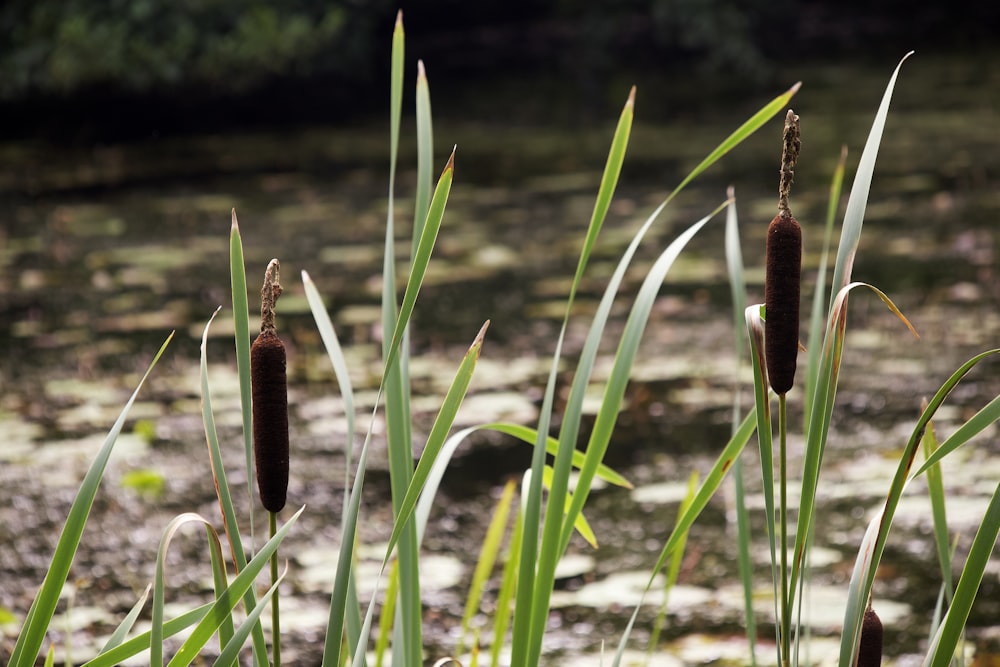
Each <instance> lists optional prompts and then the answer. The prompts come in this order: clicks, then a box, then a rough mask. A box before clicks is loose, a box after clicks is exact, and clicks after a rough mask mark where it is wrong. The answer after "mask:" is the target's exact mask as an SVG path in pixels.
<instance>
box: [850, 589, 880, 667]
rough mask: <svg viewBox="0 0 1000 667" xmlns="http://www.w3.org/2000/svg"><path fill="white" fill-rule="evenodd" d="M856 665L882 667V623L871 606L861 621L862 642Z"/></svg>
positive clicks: (859, 666) (858, 666)
mask: <svg viewBox="0 0 1000 667" xmlns="http://www.w3.org/2000/svg"><path fill="white" fill-rule="evenodd" d="M856 664H857V667H880V665H881V664H882V621H880V620H879V617H878V614H876V613H875V610H874V609H872V607H871V604H869V605H868V609H866V610H865V617H864V619H863V620H862V621H861V642H860V643H859V644H858V662H857V663H856Z"/></svg>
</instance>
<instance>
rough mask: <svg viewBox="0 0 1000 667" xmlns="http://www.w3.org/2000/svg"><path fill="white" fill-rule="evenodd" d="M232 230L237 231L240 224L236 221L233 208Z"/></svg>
mask: <svg viewBox="0 0 1000 667" xmlns="http://www.w3.org/2000/svg"><path fill="white" fill-rule="evenodd" d="M232 228H233V229H239V228H240V223H238V222H237V221H236V208H235V207H234V208H233V227H232Z"/></svg>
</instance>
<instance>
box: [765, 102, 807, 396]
mask: <svg viewBox="0 0 1000 667" xmlns="http://www.w3.org/2000/svg"><path fill="white" fill-rule="evenodd" d="M800 147H801V142H800V141H799V117H798V116H796V115H795V113H794V112H793V111H792V110H791V109H789V110H788V114H787V115H786V116H785V129H784V133H783V135H782V150H781V172H780V173H781V178H780V181H779V186H778V215H776V216H774V219H773V220H771V224H770V225H768V228H767V248H766V259H765V263H766V271H765V277H764V307H765V310H766V319H765V321H764V359H765V362H766V364H767V376H768V380H769V381H770V383H771V388H772V389H774V391H775V393H777V394H785V393H787V392H788V390H789V389H791V388H792V385H793V384H794V383H795V366H796V357H797V355H798V351H799V283H800V282H801V279H802V228H801V227H800V226H799V222H798V220H796V219H795V216H793V215H792V212H791V210H790V209H789V207H788V195H789V192H790V191H791V188H792V178H793V176H794V174H795V172H794V170H793V167H794V166H795V162H796V161H797V160H798V158H799V148H800Z"/></svg>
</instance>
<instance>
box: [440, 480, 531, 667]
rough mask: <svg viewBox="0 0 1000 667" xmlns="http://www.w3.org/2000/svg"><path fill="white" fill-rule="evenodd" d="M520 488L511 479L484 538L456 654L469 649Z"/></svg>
mask: <svg viewBox="0 0 1000 667" xmlns="http://www.w3.org/2000/svg"><path fill="white" fill-rule="evenodd" d="M516 490H517V485H516V484H515V482H514V480H508V482H507V484H505V485H504V488H503V491H502V492H501V493H500V498H499V499H498V500H497V502H496V505H495V506H494V508H493V516H491V517H490V523H489V525H488V526H487V527H486V535H485V537H484V538H483V545H482V546H481V547H480V549H479V558H477V559H476V567H475V569H474V570H473V572H472V579H471V580H470V581H469V592H468V594H467V595H466V599H465V611H464V612H462V625H461V628H462V632H461V634H460V635H459V636H458V641H457V642H455V654H456V655H462V652H463V651H464V650H465V638H466V636H467V635H468V634H469V625H470V623H472V617H473V616H475V615H476V612H477V611H478V610H479V605H480V602H481V601H482V597H483V591H484V590H485V589H486V583H487V581H488V580H489V578H490V574H491V573H492V572H493V566H494V564H496V561H497V557H498V556H499V554H500V548H501V546H502V542H503V535H504V532H506V530H507V523H508V521H509V519H510V509H511V506H512V505H513V503H514V491H516Z"/></svg>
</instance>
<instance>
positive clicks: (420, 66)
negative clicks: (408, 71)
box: [417, 60, 427, 81]
mask: <svg viewBox="0 0 1000 667" xmlns="http://www.w3.org/2000/svg"><path fill="white" fill-rule="evenodd" d="M426 78H427V71H426V70H425V69H424V61H423V60H418V61H417V80H418V81H420V80H421V79H426Z"/></svg>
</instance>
